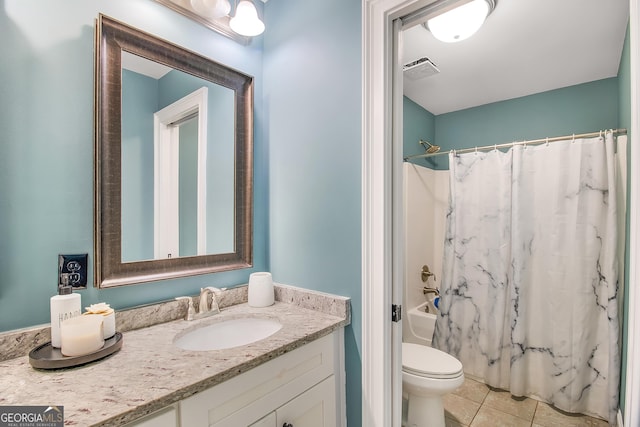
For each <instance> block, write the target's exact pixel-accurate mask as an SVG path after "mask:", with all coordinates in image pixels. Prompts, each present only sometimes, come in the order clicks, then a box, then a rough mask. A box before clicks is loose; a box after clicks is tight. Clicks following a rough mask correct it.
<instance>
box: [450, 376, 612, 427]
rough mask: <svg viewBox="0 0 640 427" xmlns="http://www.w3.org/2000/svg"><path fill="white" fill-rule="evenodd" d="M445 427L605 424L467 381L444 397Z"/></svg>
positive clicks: (569, 426)
mask: <svg viewBox="0 0 640 427" xmlns="http://www.w3.org/2000/svg"><path fill="white" fill-rule="evenodd" d="M444 410H445V417H446V424H447V427H461V426H468V427H581V426H589V427H607V426H608V425H609V423H607V422H606V421H603V420H600V419H596V418H591V417H588V416H586V415H573V414H567V413H566V412H562V411H560V410H558V409H555V408H553V407H551V406H549V405H547V404H546V403H542V402H538V401H537V400H533V399H529V398H516V397H512V396H511V395H510V394H509V392H507V391H503V390H498V389H494V388H490V387H488V386H486V385H485V384H482V383H480V382H477V381H474V380H472V379H469V378H466V379H465V382H464V384H463V385H462V387H460V388H459V389H458V390H456V391H455V392H453V393H451V394H448V395H446V396H445V397H444Z"/></svg>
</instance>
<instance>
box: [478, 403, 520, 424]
mask: <svg viewBox="0 0 640 427" xmlns="http://www.w3.org/2000/svg"><path fill="white" fill-rule="evenodd" d="M530 425H531V421H527V420H523V419H522V418H518V417H515V416H513V415H510V414H506V413H504V412H500V411H498V410H497V409H492V408H489V407H488V406H482V407H481V408H480V410H479V411H478V413H477V414H476V416H475V418H474V419H473V422H472V423H471V427H529V426H530Z"/></svg>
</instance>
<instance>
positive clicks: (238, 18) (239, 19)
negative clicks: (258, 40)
mask: <svg viewBox="0 0 640 427" xmlns="http://www.w3.org/2000/svg"><path fill="white" fill-rule="evenodd" d="M229 26H230V27H231V29H232V30H233V31H235V32H236V33H238V34H240V35H243V36H247V37H253V36H257V35H260V34H262V32H263V31H264V23H263V22H262V21H261V20H260V18H258V11H257V10H256V6H255V5H254V4H253V2H252V1H251V0H240V2H239V3H238V6H237V7H236V14H235V16H233V17H232V18H231V20H230V21H229Z"/></svg>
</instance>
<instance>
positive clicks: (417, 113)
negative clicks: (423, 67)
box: [402, 96, 436, 167]
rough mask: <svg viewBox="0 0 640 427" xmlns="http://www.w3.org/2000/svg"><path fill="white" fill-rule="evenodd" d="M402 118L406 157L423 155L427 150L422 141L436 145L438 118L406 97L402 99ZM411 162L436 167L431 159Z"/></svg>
mask: <svg viewBox="0 0 640 427" xmlns="http://www.w3.org/2000/svg"><path fill="white" fill-rule="evenodd" d="M402 116H403V117H402V123H403V134H402V142H403V153H404V157H407V156H413V155H415V154H423V153H424V150H425V149H424V147H423V146H422V145H420V140H423V141H424V140H426V141H429V142H430V143H432V144H435V143H436V142H435V137H436V116H434V115H433V114H431V113H430V112H429V111H427V110H425V109H424V108H422V107H421V106H420V105H418V104H416V103H415V102H413V101H412V100H411V99H409V98H407V97H406V96H404V97H402ZM411 162H413V163H416V164H418V165H420V166H427V167H434V165H435V163H434V162H433V160H432V159H431V158H429V159H414V160H411Z"/></svg>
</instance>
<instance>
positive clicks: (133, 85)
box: [120, 70, 158, 261]
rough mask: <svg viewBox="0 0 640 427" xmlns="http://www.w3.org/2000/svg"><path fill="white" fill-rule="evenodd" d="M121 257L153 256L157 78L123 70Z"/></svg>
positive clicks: (136, 258) (139, 258)
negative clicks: (154, 123) (152, 219)
mask: <svg viewBox="0 0 640 427" xmlns="http://www.w3.org/2000/svg"><path fill="white" fill-rule="evenodd" d="M122 88H123V91H122V94H123V95H122V154H121V156H120V157H121V160H122V181H123V182H126V183H127V185H125V186H123V187H122V242H123V245H122V260H123V261H136V260H142V259H153V221H149V218H153V197H154V195H153V185H154V183H153V168H154V165H153V163H154V162H153V113H155V112H156V111H157V110H158V80H156V79H154V78H151V77H148V76H144V75H142V74H138V73H135V72H133V71H129V70H122Z"/></svg>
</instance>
